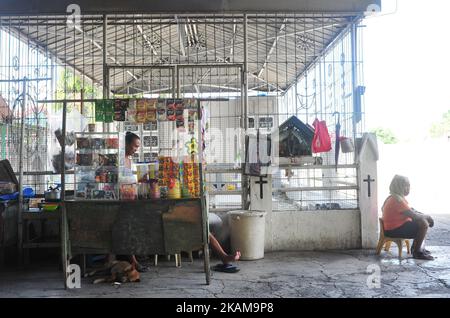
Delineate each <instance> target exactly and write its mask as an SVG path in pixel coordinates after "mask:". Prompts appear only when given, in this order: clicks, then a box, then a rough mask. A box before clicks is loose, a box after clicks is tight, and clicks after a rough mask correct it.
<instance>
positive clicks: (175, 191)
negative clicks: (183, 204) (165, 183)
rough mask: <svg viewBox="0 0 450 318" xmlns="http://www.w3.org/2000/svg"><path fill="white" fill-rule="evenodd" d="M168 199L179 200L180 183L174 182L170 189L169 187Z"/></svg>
mask: <svg viewBox="0 0 450 318" xmlns="http://www.w3.org/2000/svg"><path fill="white" fill-rule="evenodd" d="M167 197H168V198H169V199H180V198H181V188H180V181H178V180H174V181H173V185H172V187H170V186H169V193H168V194H167Z"/></svg>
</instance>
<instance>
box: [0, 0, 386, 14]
mask: <svg viewBox="0 0 450 318" xmlns="http://www.w3.org/2000/svg"><path fill="white" fill-rule="evenodd" d="M72 3H73V0H59V1H54V0H33V1H30V0H2V1H0V12H2V14H3V15H15V14H18V15H36V14H67V12H66V10H67V6H68V5H69V4H72ZM76 3H77V4H78V5H79V6H80V8H81V12H82V14H86V13H88V14H118V13H130V14H135V13H139V14H143V13H252V12H255V13H268V12H297V13H300V12H315V13H338V12H339V13H358V14H360V13H363V12H366V11H368V7H369V6H370V5H376V6H378V7H380V8H381V0H339V1H336V0H314V1H311V0H277V1H273V0H259V1H254V0H208V1H201V0H196V1H190V2H189V4H188V5H187V4H186V1H185V0H152V1H142V0H128V1H123V0H109V1H107V2H106V1H104V0H77V1H76Z"/></svg>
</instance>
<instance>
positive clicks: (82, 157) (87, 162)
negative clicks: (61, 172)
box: [76, 153, 93, 166]
mask: <svg viewBox="0 0 450 318" xmlns="http://www.w3.org/2000/svg"><path fill="white" fill-rule="evenodd" d="M92 163H93V154H91V153H90V154H80V153H77V160H76V164H77V165H79V166H92Z"/></svg>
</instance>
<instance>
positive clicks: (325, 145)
mask: <svg viewBox="0 0 450 318" xmlns="http://www.w3.org/2000/svg"><path fill="white" fill-rule="evenodd" d="M313 126H314V138H313V141H312V152H313V153H319V152H328V151H330V150H331V138H330V134H329V133H328V128H327V123H326V122H325V121H324V120H323V121H319V120H318V119H317V118H316V120H315V121H314V123H313Z"/></svg>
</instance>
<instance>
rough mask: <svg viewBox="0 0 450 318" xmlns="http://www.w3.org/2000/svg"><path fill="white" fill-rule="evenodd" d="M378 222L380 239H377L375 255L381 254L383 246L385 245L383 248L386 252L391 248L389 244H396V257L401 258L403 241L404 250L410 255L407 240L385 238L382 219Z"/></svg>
mask: <svg viewBox="0 0 450 318" xmlns="http://www.w3.org/2000/svg"><path fill="white" fill-rule="evenodd" d="M379 220H380V238H379V239H378V246H377V250H376V254H377V255H380V254H381V250H382V249H383V246H384V245H385V244H386V246H385V247H384V250H385V251H386V252H388V251H389V249H390V247H391V243H392V242H394V243H395V244H397V247H398V257H402V249H403V241H405V244H406V250H407V252H408V254H410V253H411V248H410V244H409V239H408V238H398V237H388V236H385V235H384V223H383V219H382V218H380V219H379Z"/></svg>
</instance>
